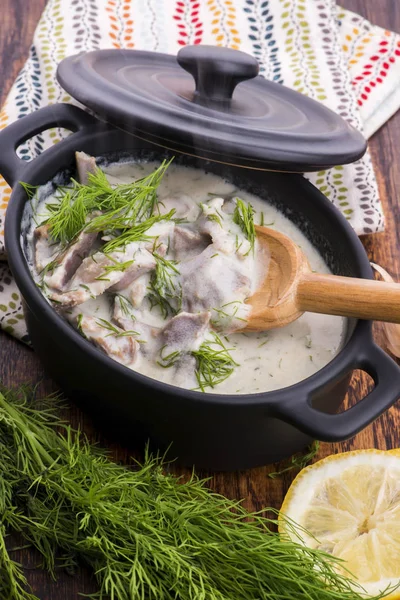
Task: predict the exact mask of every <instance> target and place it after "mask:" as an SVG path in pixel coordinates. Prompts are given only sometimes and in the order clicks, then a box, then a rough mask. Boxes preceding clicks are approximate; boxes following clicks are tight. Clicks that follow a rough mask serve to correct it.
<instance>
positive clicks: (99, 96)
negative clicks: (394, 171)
mask: <svg viewBox="0 0 400 600" xmlns="http://www.w3.org/2000/svg"><path fill="white" fill-rule="evenodd" d="M258 71H259V66H258V62H257V60H256V59H255V58H253V57H252V56H250V55H248V54H245V53H244V52H239V51H238V50H232V49H230V48H222V47H214V46H203V45H198V46H185V47H183V48H182V49H181V50H180V51H179V52H178V55H177V56H173V55H169V54H161V53H157V52H145V51H140V50H116V49H115V50H96V51H93V52H88V53H81V54H78V55H75V56H71V57H68V58H66V59H64V60H63V61H62V62H61V63H60V65H59V67H58V71H57V78H58V81H59V82H60V84H61V85H62V86H63V88H64V89H65V90H67V92H68V93H69V94H71V96H73V97H74V98H75V99H76V100H78V101H79V102H81V103H82V104H84V105H85V106H87V107H89V108H90V109H91V110H92V111H94V113H95V114H96V115H97V116H98V117H99V118H100V119H102V120H105V121H107V122H109V123H111V124H113V125H116V126H118V127H120V128H122V129H124V130H125V131H128V132H129V133H133V134H135V135H136V136H139V137H143V138H145V139H146V140H147V141H152V142H154V143H156V144H158V145H160V146H163V147H167V148H170V149H172V150H173V151H176V152H183V153H186V154H192V155H196V156H199V157H203V158H207V159H211V160H215V161H219V162H226V163H229V164H235V165H240V166H244V167H250V168H256V169H267V170H277V171H292V172H293V171H297V172H306V171H318V170H320V169H325V168H329V167H332V166H334V165H338V164H345V163H350V162H353V161H355V160H357V159H359V158H360V157H361V156H362V155H363V154H364V152H365V150H366V141H365V139H364V138H363V136H362V135H361V134H360V133H359V132H358V131H357V130H356V129H354V128H353V127H351V126H350V125H349V124H348V123H347V122H346V121H344V120H343V119H342V118H341V117H339V116H338V115H337V114H336V113H334V112H333V111H331V110H330V109H328V108H326V107H325V106H324V105H323V104H320V103H319V102H316V101H315V100H312V99H311V98H308V97H307V96H303V95H302V94H300V93H298V92H295V91H293V90H291V89H289V88H287V87H285V86H283V85H280V84H278V83H274V82H272V81H267V80H266V79H265V78H263V77H261V76H259V75H258Z"/></svg>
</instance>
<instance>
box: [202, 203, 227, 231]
mask: <svg viewBox="0 0 400 600" xmlns="http://www.w3.org/2000/svg"><path fill="white" fill-rule="evenodd" d="M200 207H201V210H202V211H203V213H204V216H205V217H206V219H208V220H209V221H214V222H215V223H218V225H219V226H220V227H222V220H223V217H222V215H221V213H219V212H218V210H217V209H216V208H215V207H213V206H208V204H205V203H203V202H201V203H200ZM211 211H214V212H211Z"/></svg>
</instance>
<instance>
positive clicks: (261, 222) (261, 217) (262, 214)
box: [260, 212, 264, 227]
mask: <svg viewBox="0 0 400 600" xmlns="http://www.w3.org/2000/svg"><path fill="white" fill-rule="evenodd" d="M260 225H261V227H264V213H263V212H261V214H260Z"/></svg>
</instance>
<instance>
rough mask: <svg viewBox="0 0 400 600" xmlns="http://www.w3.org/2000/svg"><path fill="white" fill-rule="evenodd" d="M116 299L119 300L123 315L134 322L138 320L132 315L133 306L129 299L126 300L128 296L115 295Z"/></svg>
mask: <svg viewBox="0 0 400 600" xmlns="http://www.w3.org/2000/svg"><path fill="white" fill-rule="evenodd" d="M115 297H116V298H118V300H119V305H120V307H121V311H122V314H124V315H125V316H126V317H129V318H130V319H132V320H133V321H134V320H136V317H135V316H134V315H133V313H132V311H133V306H132V304H131V303H130V302H129V300H128V298H126V296H123V295H122V294H115Z"/></svg>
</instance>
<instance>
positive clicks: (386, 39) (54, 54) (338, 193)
mask: <svg viewBox="0 0 400 600" xmlns="http://www.w3.org/2000/svg"><path fill="white" fill-rule="evenodd" d="M185 44H213V45H220V46H230V47H232V48H236V49H240V50H243V51H245V52H248V53H250V54H253V55H254V56H255V57H256V58H257V59H258V61H259V63H260V72H261V74H262V75H263V76H264V77H266V78H268V79H272V80H274V81H277V82H279V83H282V84H284V85H287V86H289V87H292V88H293V89H295V90H297V91H299V92H301V93H303V94H306V95H308V96H311V97H313V98H315V99H316V100H319V101H320V102H323V103H324V104H326V105H327V106H329V107H330V108H332V109H333V110H334V111H336V112H337V113H339V114H340V115H342V116H343V117H344V118H345V119H347V120H348V121H349V122H350V123H351V124H353V125H354V126H355V127H357V128H358V129H360V130H361V131H363V132H364V134H365V135H366V136H367V137H369V136H371V135H372V134H373V133H374V132H375V131H376V130H377V129H378V128H379V127H380V126H381V125H382V124H383V123H384V122H385V121H386V120H387V119H388V118H389V117H390V116H391V115H392V114H393V113H394V112H395V111H396V110H397V109H398V108H399V107H400V36H398V35H396V34H394V33H392V32H390V31H385V30H383V29H381V28H379V27H376V26H374V25H372V24H371V23H369V22H368V21H366V20H365V19H364V18H362V17H360V16H359V15H356V14H354V13H352V12H349V11H347V10H343V9H341V8H340V7H338V6H337V5H336V3H335V2H334V0H49V2H48V4H47V6H46V9H45V11H44V13H43V15H42V18H41V20H40V22H39V24H38V27H37V29H36V32H35V36H34V41H33V45H32V47H31V50H30V55H29V58H28V60H27V62H26V64H25V66H24V68H23V69H22V71H21V73H20V74H19V76H18V78H17V80H16V82H15V83H14V85H13V87H12V89H11V91H10V93H9V96H8V98H7V100H6V103H5V105H4V107H3V109H2V111H1V113H0V129H2V128H4V127H6V126H7V125H8V124H9V123H11V122H12V121H14V120H15V119H18V118H21V117H23V116H24V115H26V114H28V113H30V112H32V111H34V110H37V109H39V108H40V107H42V106H45V105H47V104H52V103H55V102H73V100H72V99H71V98H70V97H69V96H68V94H66V92H65V91H64V90H62V89H61V88H60V86H59V85H58V83H57V82H56V80H55V72H56V68H57V64H58V63H59V62H60V61H61V60H62V59H63V58H64V57H66V56H68V55H71V54H75V53H77V52H82V51H85V50H94V49H97V48H140V49H144V50H155V51H158V52H167V53H176V52H177V51H178V50H179V48H180V47H181V46H183V45H185ZM64 135H67V133H66V132H63V131H62V130H53V131H49V132H45V133H44V134H42V135H39V136H36V137H35V138H34V139H32V140H30V141H28V142H26V143H25V144H24V145H23V146H22V147H21V148H20V149H19V153H20V156H21V157H22V158H24V159H26V160H29V159H31V158H33V157H35V156H36V155H38V154H39V153H40V152H42V151H43V150H44V149H46V148H48V147H50V146H51V145H52V144H54V143H57V142H58V141H59V140H60V139H62V137H63V136H64ZM308 177H309V179H310V180H311V181H312V182H313V183H314V184H315V185H316V186H318V187H319V189H320V190H321V191H322V192H323V193H324V194H325V195H326V196H327V197H328V198H329V199H330V200H331V201H332V202H333V203H334V204H335V205H336V206H337V207H338V208H339V210H341V211H342V212H343V214H344V215H345V216H346V218H347V219H348V220H349V222H350V223H351V224H352V226H353V227H354V229H355V230H356V231H357V233H359V234H363V233H373V232H377V231H381V230H382V229H383V213H382V207H381V204H380V201H379V196H378V189H377V184H376V179H375V176H374V172H373V168H372V165H371V159H370V156H369V154H368V153H367V154H366V156H365V157H364V158H363V159H362V160H360V161H358V162H357V163H355V164H353V165H348V166H345V167H342V166H337V167H335V168H334V169H331V170H328V171H321V172H319V173H316V174H312V175H309V176H308ZM10 193H11V190H10V188H9V187H8V186H7V184H6V182H5V181H4V180H3V179H2V178H0V257H2V258H4V259H5V258H6V257H5V254H4V244H3V226H4V215H5V211H6V208H7V202H8V200H9V197H10ZM0 325H1V327H2V328H3V329H4V330H6V331H8V332H9V333H11V334H12V335H14V336H16V337H18V338H22V339H26V330H25V323H24V319H23V315H22V312H21V305H20V296H19V293H18V290H17V289H16V287H15V284H14V282H13V279H12V276H11V274H10V272H9V270H8V267H7V264H6V263H5V262H4V263H0Z"/></svg>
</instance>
